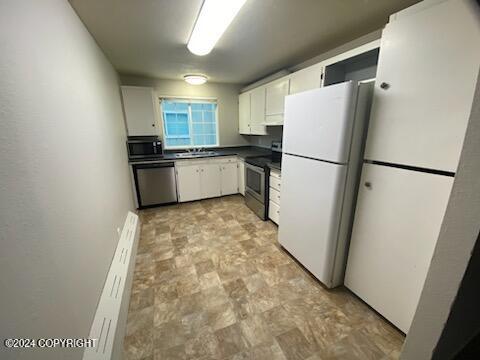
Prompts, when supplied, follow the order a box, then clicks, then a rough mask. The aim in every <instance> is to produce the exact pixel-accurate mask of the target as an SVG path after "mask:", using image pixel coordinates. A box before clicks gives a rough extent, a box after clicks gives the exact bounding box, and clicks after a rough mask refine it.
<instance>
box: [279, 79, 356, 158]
mask: <svg viewBox="0 0 480 360" xmlns="http://www.w3.org/2000/svg"><path fill="white" fill-rule="evenodd" d="M356 91H357V86H356V85H355V84H354V83H353V82H351V81H348V82H345V83H341V84H337V85H331V86H327V87H324V88H320V89H315V90H310V91H305V92H302V93H299V94H294V95H289V96H287V97H286V98H285V121H284V130H283V152H284V153H287V154H293V155H300V156H305V157H309V158H313V159H320V160H327V161H331V162H335V163H347V162H348V154H349V150H350V143H351V137H352V128H353V126H352V125H353V110H354V100H355V96H356Z"/></svg>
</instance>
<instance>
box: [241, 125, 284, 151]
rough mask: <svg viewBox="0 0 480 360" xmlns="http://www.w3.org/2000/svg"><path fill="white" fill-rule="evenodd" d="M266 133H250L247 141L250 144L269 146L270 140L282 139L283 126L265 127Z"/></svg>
mask: <svg viewBox="0 0 480 360" xmlns="http://www.w3.org/2000/svg"><path fill="white" fill-rule="evenodd" d="M267 131H268V135H250V136H249V137H248V141H249V142H250V144H251V145H254V146H260V147H264V148H268V149H269V148H270V146H271V145H272V141H282V137H283V126H269V127H267Z"/></svg>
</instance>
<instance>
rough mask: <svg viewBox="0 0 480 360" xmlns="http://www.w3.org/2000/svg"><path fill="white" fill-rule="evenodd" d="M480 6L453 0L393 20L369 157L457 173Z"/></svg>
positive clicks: (477, 50) (479, 38) (477, 55)
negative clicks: (477, 8) (475, 9)
mask: <svg viewBox="0 0 480 360" xmlns="http://www.w3.org/2000/svg"><path fill="white" fill-rule="evenodd" d="M472 6H474V5H473V4H471V3H470V2H468V1H463V0H451V1H445V2H442V3H439V4H436V5H434V6H431V7H430V8H429V9H428V10H424V11H419V12H416V13H413V14H410V15H409V16H404V17H399V18H398V19H397V20H394V21H391V22H390V23H389V24H388V25H387V26H386V28H385V30H384V32H383V35H382V43H381V51H380V58H379V63H378V70H377V81H376V85H375V96H374V100H373V106H372V115H371V119H370V127H369V131H368V140H367V147H366V152H365V158H367V159H370V160H378V161H383V162H389V163H396V164H404V165H410V166H417V167H422V168H430V169H439V170H444V171H451V172H455V171H456V169H457V164H458V160H459V156H460V152H461V149H462V144H463V138H464V136H465V131H466V127H467V122H468V119H469V115H470V110H471V106H472V99H473V95H474V90H475V84H476V79H477V75H478V69H479V66H480V46H478V44H480V25H479V22H478V18H477V16H478V15H477V12H475V11H473V9H472ZM419 34H421V36H419Z"/></svg>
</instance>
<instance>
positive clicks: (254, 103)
mask: <svg viewBox="0 0 480 360" xmlns="http://www.w3.org/2000/svg"><path fill="white" fill-rule="evenodd" d="M264 123H265V87H264V86H260V87H258V88H256V89H253V90H252V91H251V92H250V134H252V135H266V134H267V129H266V128H265V125H264Z"/></svg>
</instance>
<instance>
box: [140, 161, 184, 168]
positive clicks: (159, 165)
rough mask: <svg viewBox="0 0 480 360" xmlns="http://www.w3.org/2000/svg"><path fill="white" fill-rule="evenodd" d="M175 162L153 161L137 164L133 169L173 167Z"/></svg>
mask: <svg viewBox="0 0 480 360" xmlns="http://www.w3.org/2000/svg"><path fill="white" fill-rule="evenodd" d="M174 166H175V164H174V163H173V162H165V163H154V164H139V165H135V169H158V168H168V167H174Z"/></svg>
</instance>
